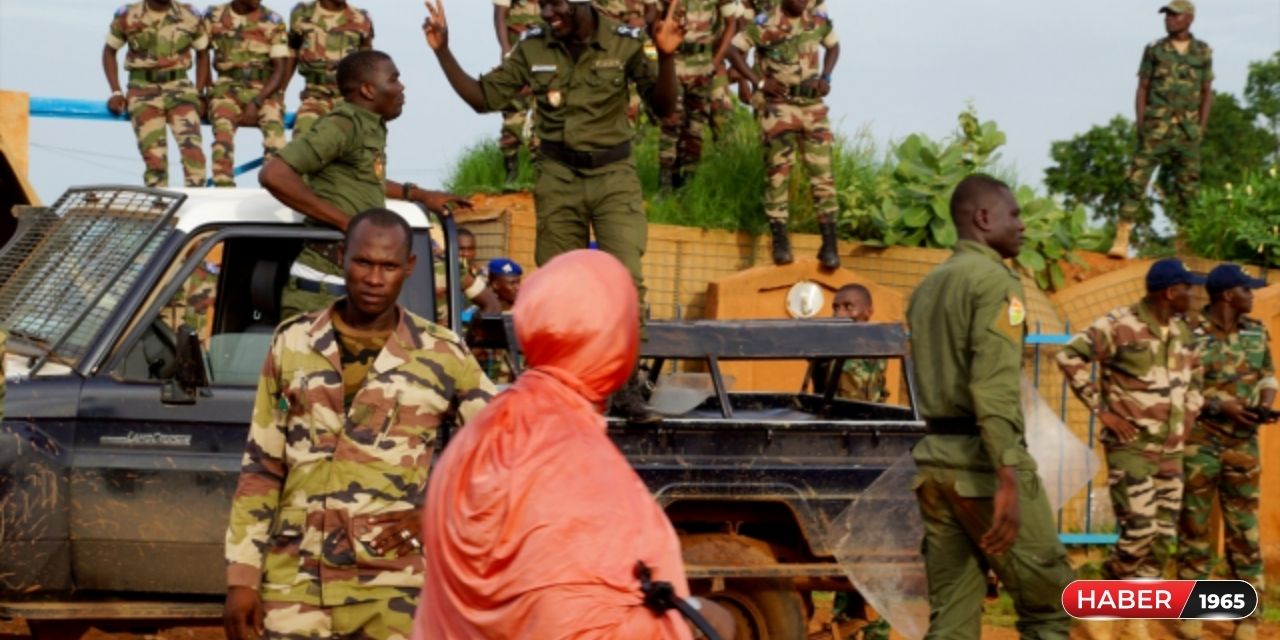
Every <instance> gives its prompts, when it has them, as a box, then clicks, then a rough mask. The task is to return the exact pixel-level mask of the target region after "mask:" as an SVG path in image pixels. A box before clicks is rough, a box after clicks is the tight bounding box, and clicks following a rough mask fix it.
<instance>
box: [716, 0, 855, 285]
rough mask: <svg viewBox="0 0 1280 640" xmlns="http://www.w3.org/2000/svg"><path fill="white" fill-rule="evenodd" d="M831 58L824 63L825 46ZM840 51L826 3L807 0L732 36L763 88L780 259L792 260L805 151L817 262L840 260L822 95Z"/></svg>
mask: <svg viewBox="0 0 1280 640" xmlns="http://www.w3.org/2000/svg"><path fill="white" fill-rule="evenodd" d="M824 48H825V49H826V56H825V57H824V59H823V60H822V64H821V65H819V50H820V49H824ZM752 49H755V51H756V62H757V64H758V65H759V73H757V72H756V70H755V69H752V68H751V67H749V66H747V62H746V57H745V56H746V54H747V52H749V51H751V50H752ZM839 57H840V42H839V39H838V38H837V37H836V32H835V29H834V28H833V27H832V25H831V19H830V17H829V16H828V15H827V9H826V5H825V4H818V5H817V6H816V7H809V6H808V2H807V0H781V2H780V3H779V4H778V6H776V7H773V8H770V9H769V10H768V11H765V12H761V13H757V14H756V15H755V18H754V19H753V20H752V21H751V22H750V23H748V24H747V26H746V27H745V28H744V29H743V30H742V31H741V32H739V33H738V34H737V35H736V36H734V39H733V47H732V48H731V49H730V50H729V60H730V61H731V62H732V63H733V66H734V68H735V69H737V70H738V73H740V74H742V75H743V77H745V78H748V79H749V80H750V81H751V84H752V85H754V86H755V88H756V90H757V91H761V92H763V96H764V98H763V109H762V111H761V113H760V114H759V117H760V128H761V131H762V132H763V134H764V147H765V171H766V174H765V188H764V211H765V214H766V215H767V216H768V217H769V227H770V230H771V232H772V236H773V262H774V264H779V265H781V264H789V263H790V262H791V261H792V257H791V242H790V238H789V237H788V236H787V218H788V215H789V214H788V209H789V206H790V202H789V199H790V193H789V186H790V178H791V169H792V167H794V166H795V163H796V155H797V154H803V159H804V164H805V169H806V170H807V171H808V174H809V182H810V190H811V191H812V193H813V206H814V212H815V214H816V215H817V218H818V227H819V229H820V230H821V232H822V246H821V248H819V250H818V261H819V263H821V264H822V266H823V267H824V268H826V269H835V268H837V267H839V266H840V256H839V253H838V251H837V244H836V220H835V217H836V213H837V203H836V190H835V181H834V178H833V177H832V173H831V171H832V167H831V155H832V145H833V144H834V140H835V139H834V137H833V136H832V134H831V125H830V123H829V122H828V121H827V106H826V105H825V104H823V102H822V98H823V96H826V95H827V93H829V92H830V91H831V72H832V70H833V69H834V68H835V65H836V60H838V59H839Z"/></svg>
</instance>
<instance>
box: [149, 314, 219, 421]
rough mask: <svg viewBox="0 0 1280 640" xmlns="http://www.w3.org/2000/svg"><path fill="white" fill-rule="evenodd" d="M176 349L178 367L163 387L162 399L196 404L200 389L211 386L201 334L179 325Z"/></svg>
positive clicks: (167, 402) (162, 400)
mask: <svg viewBox="0 0 1280 640" xmlns="http://www.w3.org/2000/svg"><path fill="white" fill-rule="evenodd" d="M175 351H176V355H175V357H176V358H177V368H176V371H175V372H174V376H173V378H171V379H169V380H165V382H164V386H163V387H161V390H160V401H161V402H164V403H165V404H195V403H196V395H197V394H198V393H199V391H200V390H201V389H204V388H206V387H208V386H209V378H208V376H206V375H205V370H204V354H203V353H202V352H201V349H200V336H198V335H196V332H195V330H194V329H192V328H191V327H189V326H186V325H183V326H181V327H179V328H178V344H177V348H176V349H175Z"/></svg>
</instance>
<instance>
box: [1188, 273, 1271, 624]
mask: <svg viewBox="0 0 1280 640" xmlns="http://www.w3.org/2000/svg"><path fill="white" fill-rule="evenodd" d="M1266 284H1267V283H1266V281H1265V280H1259V279H1255V278H1250V277H1249V276H1247V275H1245V273H1244V271H1242V270H1241V269H1240V267H1238V266H1236V265H1233V264H1224V265H1221V266H1219V267H1217V268H1215V269H1214V270H1213V271H1210V272H1209V277H1208V279H1207V281H1206V282H1205V288H1206V289H1208V291H1209V306H1208V307H1206V308H1205V309H1204V313H1203V314H1202V317H1201V318H1200V320H1199V322H1197V323H1196V326H1195V328H1194V329H1193V332H1194V334H1195V339H1196V344H1197V348H1198V349H1199V351H1200V362H1201V364H1202V366H1203V367H1204V392H1203V395H1204V401H1205V405H1204V409H1203V410H1202V411H1201V413H1200V417H1199V418H1198V419H1197V420H1196V422H1195V424H1194V425H1192V427H1191V432H1190V433H1189V434H1188V435H1187V449H1186V454H1185V456H1184V458H1183V464H1182V469H1183V474H1184V476H1185V478H1186V492H1185V494H1184V495H1183V498H1182V516H1181V519H1180V520H1179V527H1178V577H1179V578H1181V579H1183V580H1204V579H1207V578H1209V577H1210V573H1211V569H1212V568H1213V538H1214V535H1213V531H1211V530H1210V524H1209V514H1210V512H1211V511H1213V505H1214V503H1215V502H1218V501H1219V500H1221V507H1222V522H1223V524H1224V525H1225V529H1226V536H1225V541H1224V547H1225V548H1226V555H1227V562H1228V565H1229V566H1230V568H1231V573H1230V576H1229V577H1232V578H1235V579H1237V580H1244V581H1246V582H1248V583H1249V584H1252V585H1253V587H1254V588H1255V589H1257V590H1258V593H1259V594H1262V593H1264V591H1265V584H1264V583H1263V574H1262V552H1261V550H1260V548H1259V542H1258V480H1259V478H1260V476H1261V472H1262V468H1261V466H1260V460H1259V453H1258V427H1259V426H1260V423H1261V420H1260V419H1259V416H1258V415H1257V414H1255V413H1253V412H1251V411H1250V409H1251V408H1254V407H1264V408H1270V407H1271V404H1272V402H1273V401H1274V400H1275V397H1276V389H1277V384H1276V377H1275V367H1274V366H1273V365H1272V362H1271V350H1270V349H1269V348H1268V344H1269V343H1270V337H1269V336H1268V335H1267V329H1266V327H1265V326H1263V324H1262V323H1261V322H1259V321H1257V320H1255V319H1253V318H1250V317H1248V316H1246V315H1245V314H1247V313H1249V311H1250V310H1252V309H1253V292H1252V290H1253V289H1258V288H1261V287H1264V286H1266ZM1261 616H1262V606H1261V601H1259V606H1258V608H1257V609H1256V610H1255V611H1254V612H1253V615H1252V616H1250V617H1249V618H1247V619H1245V620H1242V621H1240V622H1239V623H1237V626H1236V631H1235V638H1237V639H1240V640H1252V639H1253V638H1255V637H1256V636H1257V624H1258V621H1259V620H1260V619H1261ZM1182 632H1183V633H1182V635H1183V637H1185V638H1199V637H1200V634H1201V629H1200V622H1199V621H1198V620H1188V621H1185V622H1184V623H1183V627H1182Z"/></svg>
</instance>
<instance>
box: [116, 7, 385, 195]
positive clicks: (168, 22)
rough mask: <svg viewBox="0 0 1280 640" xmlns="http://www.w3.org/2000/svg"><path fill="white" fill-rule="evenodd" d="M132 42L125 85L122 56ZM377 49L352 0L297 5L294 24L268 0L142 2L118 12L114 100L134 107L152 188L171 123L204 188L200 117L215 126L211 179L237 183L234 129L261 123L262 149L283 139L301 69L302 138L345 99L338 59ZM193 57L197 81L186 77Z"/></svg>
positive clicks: (194, 180) (190, 177) (159, 177)
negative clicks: (291, 90) (288, 98)
mask: <svg viewBox="0 0 1280 640" xmlns="http://www.w3.org/2000/svg"><path fill="white" fill-rule="evenodd" d="M126 45H127V47H128V53H127V54H126V56H125V62H124V67H125V71H126V72H127V73H128V85H127V87H126V88H127V92H126V91H123V90H121V87H120V81H119V70H118V68H117V62H116V55H117V51H119V50H120V49H121V48H123V47H125V46H126ZM372 46H373V22H372V21H371V20H370V18H369V15H368V13H367V12H365V11H363V10H360V9H356V8H355V7H352V6H350V5H348V4H347V2H346V0H310V1H308V2H300V3H298V5H297V6H295V7H294V8H293V11H292V12H291V13H290V15H289V21H288V22H287V23H286V22H285V21H284V20H283V19H282V18H281V17H280V15H279V14H277V13H275V12H274V11H271V10H270V9H268V8H266V7H264V6H262V2H261V0H232V1H231V2H227V3H225V4H219V5H214V6H211V7H209V8H208V9H207V10H206V11H204V12H200V11H198V10H197V9H196V8H195V7H193V6H192V5H189V4H183V3H181V2H175V1H174V0H140V1H139V2H135V3H133V4H129V5H125V6H123V7H121V8H120V9H119V10H117V11H116V14H115V17H114V18H113V19H112V21H111V26H110V29H109V31H108V33H107V39H106V47H105V48H104V49H103V53H102V62H103V70H104V72H105V73H106V77H107V82H108V84H109V85H110V86H111V98H110V99H109V100H108V103H107V106H108V108H109V109H110V110H111V111H112V112H113V113H115V114H117V115H123V114H125V113H128V116H129V120H130V122H132V124H133V128H134V133H135V134H136V136H137V139H138V150H139V152H140V153H141V154H142V159H143V162H144V164H145V165H146V172H145V173H144V174H143V182H144V183H145V184H146V185H147V186H151V187H156V186H165V185H167V184H168V142H167V140H166V136H165V125H166V124H167V125H168V126H169V128H170V130H171V131H172V133H173V137H174V140H175V141H176V142H177V144H178V149H179V152H180V153H181V155H182V168H183V173H184V174H185V180H184V182H185V183H186V185H187V186H189V187H196V186H204V184H205V154H204V148H203V141H202V138H201V134H200V122H201V119H202V118H207V119H208V121H209V124H210V125H211V126H212V128H213V144H212V146H211V147H212V149H211V150H212V156H213V158H212V160H213V162H212V169H213V170H212V181H213V184H214V185H215V186H226V187H230V186H235V181H234V169H235V134H236V130H237V129H238V128H239V127H241V126H249V127H257V128H258V129H259V130H260V131H261V132H262V145H263V151H264V153H265V155H267V156H272V155H274V154H276V153H277V152H279V151H280V149H282V148H283V147H284V145H285V133H284V128H285V124H284V113H285V109H284V92H285V90H286V88H287V87H288V85H289V80H290V78H291V77H292V76H293V74H294V72H297V73H298V74H300V75H301V76H302V77H303V78H304V79H305V81H306V84H305V86H304V87H303V90H302V95H301V98H302V104H301V106H300V107H299V109H298V112H297V116H296V119H295V121H294V124H293V131H294V135H297V134H299V133H302V132H305V131H306V130H307V129H309V128H310V127H311V125H312V124H314V123H315V121H316V119H317V118H319V117H320V116H322V115H324V114H325V113H328V112H329V111H330V110H332V109H333V108H334V106H335V105H336V104H337V103H338V102H339V101H340V100H341V94H340V92H339V90H338V87H337V78H336V68H337V64H338V61H340V60H341V59H342V58H343V57H345V56H346V55H347V54H349V53H352V52H354V51H359V50H362V49H370V48H372ZM193 58H194V62H195V69H196V80H195V83H194V84H193V83H192V82H191V78H190V76H189V75H188V72H189V70H190V69H191V67H192V62H193ZM211 67H212V69H211ZM213 71H216V72H217V77H216V79H215V78H214V74H213Z"/></svg>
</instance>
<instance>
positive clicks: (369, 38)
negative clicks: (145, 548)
mask: <svg viewBox="0 0 1280 640" xmlns="http://www.w3.org/2000/svg"><path fill="white" fill-rule="evenodd" d="M364 19H365V20H367V21H369V33H368V35H366V36H365V37H364V42H361V43H360V48H361V49H372V48H373V35H374V33H373V18H370V17H369V12H368V11H365V12H364Z"/></svg>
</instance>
